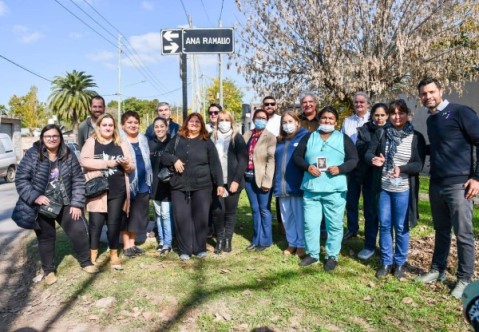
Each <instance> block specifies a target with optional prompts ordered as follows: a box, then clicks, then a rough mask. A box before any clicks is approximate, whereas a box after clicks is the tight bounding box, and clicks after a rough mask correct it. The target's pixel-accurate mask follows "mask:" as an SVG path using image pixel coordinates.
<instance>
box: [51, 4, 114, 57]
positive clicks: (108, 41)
mask: <svg viewBox="0 0 479 332" xmlns="http://www.w3.org/2000/svg"><path fill="white" fill-rule="evenodd" d="M55 2H56V3H57V4H59V5H60V6H62V7H63V8H64V9H65V10H66V11H67V12H69V13H70V14H71V15H72V16H74V17H75V18H76V19H78V20H79V21H80V22H82V23H83V24H85V25H86V26H87V27H89V28H90V29H91V30H92V31H93V32H94V33H96V34H97V35H99V36H100V37H101V38H103V39H104V40H106V42H107V43H109V44H110V45H113V47H115V48H116V45H115V44H114V43H112V42H111V41H110V40H108V39H107V38H106V37H105V36H103V35H102V34H101V33H99V32H98V31H96V30H95V29H93V28H92V27H91V26H90V25H89V24H88V23H86V22H85V21H83V20H82V19H81V18H80V17H78V16H77V15H75V14H74V13H73V12H72V11H71V10H70V9H68V8H67V7H65V6H64V5H63V4H61V3H60V2H59V1H58V0H55Z"/></svg>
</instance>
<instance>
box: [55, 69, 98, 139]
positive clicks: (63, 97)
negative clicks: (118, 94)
mask: <svg viewBox="0 0 479 332" xmlns="http://www.w3.org/2000/svg"><path fill="white" fill-rule="evenodd" d="M96 86H97V85H96V83H95V82H94V81H93V79H92V76H91V75H87V74H85V72H83V71H80V72H78V71H76V70H73V71H72V72H71V73H68V72H67V73H66V76H56V77H55V79H54V80H53V82H52V93H51V94H50V96H49V97H48V99H49V101H50V105H49V106H50V109H51V110H52V111H53V113H55V114H57V115H58V116H59V117H60V119H66V120H69V121H70V122H71V125H72V128H73V132H74V133H77V131H78V124H79V123H80V121H81V120H82V119H84V118H85V117H86V116H87V115H88V114H89V105H90V100H91V98H92V97H93V96H95V95H96V94H97V93H96V91H94V90H91V89H90V88H93V87H96Z"/></svg>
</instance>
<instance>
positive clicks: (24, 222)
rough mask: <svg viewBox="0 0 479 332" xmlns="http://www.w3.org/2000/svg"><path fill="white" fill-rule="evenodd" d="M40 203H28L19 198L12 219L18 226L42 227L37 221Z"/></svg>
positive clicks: (26, 227)
mask: <svg viewBox="0 0 479 332" xmlns="http://www.w3.org/2000/svg"><path fill="white" fill-rule="evenodd" d="M37 213H38V205H36V204H28V203H27V202H25V201H24V200H23V199H22V198H18V201H17V204H16V205H15V208H14V209H13V212H12V220H13V221H14V222H15V223H16V224H17V226H18V227H21V228H25V229H40V226H39V225H38V222H37Z"/></svg>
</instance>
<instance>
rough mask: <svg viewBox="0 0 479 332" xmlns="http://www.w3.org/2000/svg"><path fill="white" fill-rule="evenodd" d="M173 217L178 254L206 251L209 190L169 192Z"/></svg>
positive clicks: (209, 202)
mask: <svg viewBox="0 0 479 332" xmlns="http://www.w3.org/2000/svg"><path fill="white" fill-rule="evenodd" d="M171 201H172V205H173V215H174V218H173V219H174V222H175V230H176V239H177V241H178V250H179V252H180V254H187V255H192V254H198V253H200V252H203V251H206V238H207V236H208V215H209V210H210V205H211V189H202V190H196V191H191V192H184V191H176V190H173V191H172V192H171Z"/></svg>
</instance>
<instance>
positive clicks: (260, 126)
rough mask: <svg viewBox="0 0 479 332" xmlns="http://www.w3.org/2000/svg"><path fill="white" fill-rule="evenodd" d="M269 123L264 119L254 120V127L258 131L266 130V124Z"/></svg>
mask: <svg viewBox="0 0 479 332" xmlns="http://www.w3.org/2000/svg"><path fill="white" fill-rule="evenodd" d="M267 123H268V121H266V120H263V119H256V120H254V127H255V128H256V129H260V130H261V129H264V128H266V124H267Z"/></svg>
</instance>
